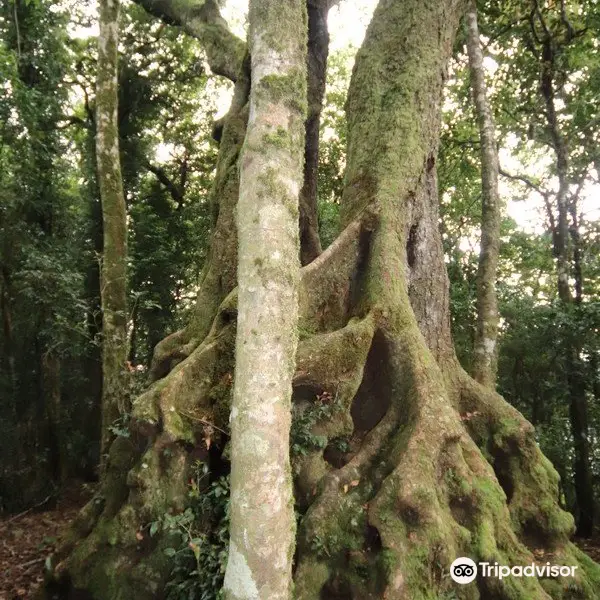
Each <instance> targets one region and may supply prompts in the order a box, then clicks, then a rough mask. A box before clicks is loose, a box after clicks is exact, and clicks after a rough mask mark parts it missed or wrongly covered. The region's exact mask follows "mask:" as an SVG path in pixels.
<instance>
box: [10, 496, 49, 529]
mask: <svg viewBox="0 0 600 600" xmlns="http://www.w3.org/2000/svg"><path fill="white" fill-rule="evenodd" d="M50 498H52V494H50V495H49V496H46V497H45V498H44V499H43V500H42V501H41V502H38V503H37V504H34V505H33V506H30V507H29V508H28V509H27V510H24V511H23V512H22V513H19V514H18V515H15V516H14V517H11V518H10V519H8V521H6V522H7V523H12V522H13V521H16V520H17V519H20V518H21V517H24V516H25V515H26V514H27V513H29V512H31V511H32V510H34V509H36V508H38V507H40V506H43V505H44V504H46V502H48V500H50Z"/></svg>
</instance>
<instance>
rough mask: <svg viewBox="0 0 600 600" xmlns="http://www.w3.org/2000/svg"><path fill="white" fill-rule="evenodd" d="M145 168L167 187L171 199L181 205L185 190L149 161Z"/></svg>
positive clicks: (145, 163) (146, 162)
mask: <svg viewBox="0 0 600 600" xmlns="http://www.w3.org/2000/svg"><path fill="white" fill-rule="evenodd" d="M144 166H145V167H146V169H148V171H150V172H151V173H154V175H155V176H156V179H158V181H159V182H160V183H161V184H162V185H163V186H164V187H165V189H166V190H167V191H168V192H169V194H171V197H172V198H173V200H175V202H177V203H179V202H181V201H182V200H183V189H182V188H181V187H180V186H178V185H177V184H176V183H174V182H173V181H172V180H171V178H170V177H169V176H168V175H167V174H166V172H165V170H164V169H161V168H160V167H157V166H155V165H153V164H151V163H150V162H148V161H145V162H144Z"/></svg>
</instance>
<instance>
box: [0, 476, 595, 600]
mask: <svg viewBox="0 0 600 600" xmlns="http://www.w3.org/2000/svg"><path fill="white" fill-rule="evenodd" d="M91 494H92V488H91V487H90V486H88V485H81V484H73V485H71V486H69V488H68V489H67V490H66V491H65V492H64V493H63V494H62V495H61V496H60V497H59V498H58V499H57V500H56V499H55V500H54V506H53V507H52V509H48V508H44V506H41V507H34V508H32V509H30V510H27V511H24V512H22V513H19V514H17V515H11V516H8V517H5V518H0V600H21V599H26V600H33V598H34V596H35V593H36V591H37V590H38V589H39V587H40V585H41V584H42V582H43V580H44V565H45V562H46V558H47V557H48V556H49V555H50V554H52V552H54V550H55V548H56V545H57V543H58V540H59V537H60V534H61V531H63V530H64V528H65V527H66V526H67V525H68V524H69V523H70V522H71V521H72V520H73V519H74V517H75V515H76V514H77V512H78V511H79V509H80V508H81V507H82V506H83V505H84V504H85V503H86V502H87V500H88V499H89V498H90V497H91ZM575 541H576V543H577V545H578V546H579V547H580V548H581V549H582V550H583V551H584V552H586V553H587V554H588V555H589V556H590V557H591V558H592V559H594V560H595V561H596V562H598V563H600V537H598V538H596V539H592V540H575Z"/></svg>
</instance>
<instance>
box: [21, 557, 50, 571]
mask: <svg viewBox="0 0 600 600" xmlns="http://www.w3.org/2000/svg"><path fill="white" fill-rule="evenodd" d="M45 560H46V558H45V557H44V556H42V557H41V558H34V559H33V560H28V561H27V562H24V563H21V564H20V565H17V569H24V568H25V567H30V566H31V565H35V564H37V563H41V562H44V561H45Z"/></svg>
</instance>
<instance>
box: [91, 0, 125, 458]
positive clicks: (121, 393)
mask: <svg viewBox="0 0 600 600" xmlns="http://www.w3.org/2000/svg"><path fill="white" fill-rule="evenodd" d="M99 7H100V13H99V14H100V22H99V24H100V34H99V37H98V70H97V84H96V155H97V161H98V186H99V189H100V198H101V200H102V220H103V235H104V249H103V255H102V277H101V297H102V314H103V319H102V333H103V338H102V340H103V341H102V373H103V381H102V438H101V457H102V458H101V461H102V463H104V461H105V457H106V454H107V452H108V448H109V446H110V442H111V440H112V439H113V437H114V436H113V434H112V433H111V431H110V426H111V425H112V424H113V423H114V422H115V421H116V420H117V419H118V418H119V416H120V415H121V414H122V413H123V412H124V410H125V392H126V386H125V383H126V377H125V374H126V371H125V363H126V361H127V209H126V206H125V196H124V194H123V183H122V179H121V166H120V157H119V130H118V117H117V97H118V93H117V80H118V73H117V57H118V37H119V36H118V33H119V1H118V0H101V1H100V2H99Z"/></svg>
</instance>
